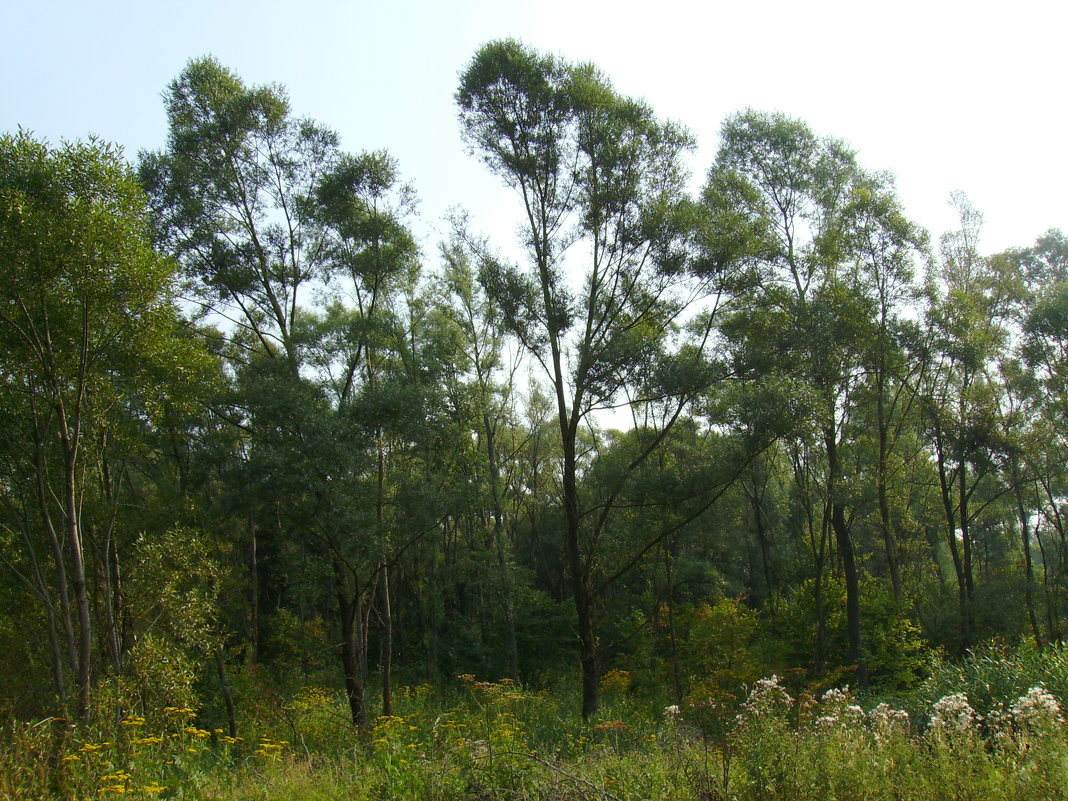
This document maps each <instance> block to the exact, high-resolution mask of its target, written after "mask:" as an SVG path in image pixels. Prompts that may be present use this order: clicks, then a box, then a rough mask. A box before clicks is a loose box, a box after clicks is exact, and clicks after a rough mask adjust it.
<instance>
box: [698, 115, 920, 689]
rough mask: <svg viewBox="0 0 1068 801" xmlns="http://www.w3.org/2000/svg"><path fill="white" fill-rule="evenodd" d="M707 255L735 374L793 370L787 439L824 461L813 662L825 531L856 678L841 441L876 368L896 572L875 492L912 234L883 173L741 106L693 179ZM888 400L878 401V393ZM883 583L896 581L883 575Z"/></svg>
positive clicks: (850, 436) (857, 627) (790, 123)
mask: <svg viewBox="0 0 1068 801" xmlns="http://www.w3.org/2000/svg"><path fill="white" fill-rule="evenodd" d="M704 202H705V205H706V206H707V208H708V209H709V215H710V219H711V221H712V223H711V224H712V227H713V230H714V231H715V232H716V233H717V237H716V238H715V239H714V240H713V241H714V243H715V244H716V245H717V246H718V250H715V251H713V253H712V256H713V257H714V258H716V259H718V260H721V261H723V262H727V263H734V264H736V265H738V270H739V272H740V273H741V274H742V275H744V276H745V281H746V283H745V286H744V292H743V297H744V305H743V306H742V307H741V308H742V311H740V312H737V313H736V314H735V315H734V316H733V318H732V319H731V320H730V321H729V323H728V326H729V329H730V331H731V332H732V333H733V334H734V336H733V339H734V340H735V342H736V346H735V349H736V353H737V357H736V361H737V363H738V364H739V370H740V371H741V372H742V373H743V374H746V375H750V376H754V377H759V376H768V375H773V374H775V373H780V374H782V373H785V374H787V375H791V374H792V375H793V376H795V377H796V378H799V379H801V380H803V381H804V382H805V383H806V384H807V386H808V388H809V390H808V393H807V394H808V403H807V404H806V405H807V406H808V410H807V411H808V414H810V415H811V423H812V425H813V426H814V429H815V432H816V440H815V441H814V442H813V443H807V442H804V441H803V440H802V441H801V442H799V443H798V448H797V449H796V451H795V452H796V453H797V454H798V456H799V457H801V458H798V459H795V460H794V463H795V467H796V470H795V475H796V477H797V478H798V479H799V480H800V479H801V477H802V476H806V475H808V474H809V472H810V470H811V467H812V461H811V458H810V450H811V447H810V446H811V445H812V444H816V445H818V449H817V450H818V456H819V458H821V459H822V461H823V466H822V473H823V478H822V482H821V483H822V487H820V488H819V490H818V494H819V495H822V498H823V511H822V513H817V514H815V515H813V514H812V509H811V504H812V503H813V500H814V497H813V492H812V490H813V489H815V488H814V487H810V488H809V489H808V490H804V489H803V490H802V492H803V494H804V496H805V497H804V504H806V505H807V508H808V512H807V515H806V516H807V518H808V519H809V520H810V521H814V520H817V519H818V520H821V521H822V522H821V523H820V524H819V528H818V530H819V532H820V536H819V538H818V542H817V543H816V544H814V546H813V554H814V559H815V567H816V577H815V593H816V606H817V615H818V618H819V619H818V621H817V652H818V656H817V664H820V663H821V662H822V654H821V653H820V652H821V651H822V642H823V639H822V625H823V613H822V609H821V596H820V591H821V581H822V564H823V556H824V554H825V552H826V551H825V548H824V545H823V542H824V537H825V536H826V534H827V533H828V532H829V533H830V534H832V535H833V538H834V545H835V547H836V548H837V555H838V559H839V560H840V562H841V565H842V572H843V574H844V579H845V588H846V604H847V610H846V611H847V615H846V617H847V629H848V635H849V643H850V656H851V659H852V661H853V662H854V664H855V665H856V668H857V675H858V679H859V681H860V682H861V683H862V684H864V683H866V681H867V672H866V669H865V664H864V652H863V649H862V647H861V623H860V582H859V566H858V565H859V559H858V557H857V554H856V545H855V543H854V537H853V533H852V531H851V522H850V519H851V518H852V515H851V514H849V513H848V509H849V507H850V506H855V505H856V499H855V498H853V497H851V493H850V489H849V484H850V482H849V481H848V478H849V475H848V469H849V468H848V465H847V457H848V449H849V447H850V444H851V443H852V442H853V441H854V440H855V438H856V436H857V433H858V432H857V431H856V430H855V425H856V422H857V417H856V416H855V415H854V411H855V408H856V400H855V398H856V394H857V392H858V391H859V390H860V389H861V387H862V385H863V383H864V381H865V377H866V373H868V372H871V373H872V374H873V375H874V376H875V381H876V383H875V390H876V396H877V399H878V400H879V402H880V403H881V404H882V405H881V406H880V412H879V415H878V416H877V418H878V424H879V427H880V435H879V437H880V439H879V441H880V447H881V456H880V459H879V462H878V464H879V465H880V471H881V472H880V475H881V476H882V478H881V480H880V486H882V490H881V492H882V493H883V501H884V503H883V505H882V519H883V531H884V541H885V542H886V547H887V553H888V556H889V559H890V564H891V571H892V572H891V575H892V576H895V573H894V572H893V571H894V570H895V567H894V566H895V562H896V560H895V558H894V557H893V538H892V536H891V532H890V531H889V522H888V512H887V507H886V504H885V483H884V482H885V473H886V462H887V458H888V449H889V447H890V442H889V439H888V432H889V425H890V414H891V412H892V405H893V404H895V403H896V401H894V400H892V387H891V386H890V383H889V381H890V376H888V375H887V372H888V369H889V364H888V359H889V354H890V346H891V338H892V335H893V333H894V326H895V324H896V321H895V320H894V315H895V310H896V308H897V307H898V306H899V305H900V304H901V303H902V302H903V301H904V300H907V298H908V285H909V281H910V271H911V264H912V261H913V259H914V257H915V254H916V253H917V252H918V251H919V250H920V249H921V248H922V246H923V235H922V234H921V233H920V232H919V231H918V230H917V229H916V228H915V227H914V226H912V225H911V224H910V223H909V222H908V221H907V220H905V218H904V216H903V215H902V213H901V211H900V207H899V204H898V203H897V200H896V198H895V197H894V192H893V185H892V182H891V181H890V179H889V178H888V177H887V176H883V175H873V174H870V173H868V172H866V171H864V170H863V169H862V168H861V167H860V166H859V165H858V164H857V161H856V157H855V155H854V153H853V152H852V151H850V150H849V148H848V147H846V146H845V145H844V144H843V143H842V142H839V141H837V140H834V139H829V138H819V137H817V136H816V135H815V134H814V133H813V132H812V131H811V130H810V129H809V128H808V126H806V125H805V124H804V123H803V122H801V121H800V120H795V119H791V118H789V117H786V116H785V115H782V114H765V113H761V112H757V111H753V110H748V111H743V112H740V113H739V114H736V115H734V116H732V117H730V118H728V119H727V120H726V122H725V123H724V124H723V129H722V134H721V144H720V150H719V153H718V154H717V156H716V162H715V165H714V166H713V168H712V170H711V171H710V173H709V178H708V183H707V185H706V187H705V190H704ZM888 403H890V404H891V408H887V404H888ZM894 584H895V591H897V592H900V588H899V582H898V580H897V579H896V578H894Z"/></svg>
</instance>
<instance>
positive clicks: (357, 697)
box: [333, 559, 367, 729]
mask: <svg viewBox="0 0 1068 801" xmlns="http://www.w3.org/2000/svg"><path fill="white" fill-rule="evenodd" d="M333 566H334V582H335V584H336V586H337V605H338V613H339V614H338V617H339V622H340V624H341V645H340V650H341V668H342V673H343V674H344V680H345V696H346V697H347V698H348V701H349V714H350V715H351V717H352V725H353V727H354V728H356V729H363V728H364V727H365V726H366V725H367V705H366V703H365V700H364V681H363V677H364V675H365V663H363V661H362V660H361V659H360V651H361V643H362V641H361V638H360V631H359V630H358V629H359V628H362V626H361V622H362V621H361V615H360V609H359V588H358V587H357V588H355V589H354V591H353V592H352V593H351V595H350V593H349V590H348V587H347V581H346V579H345V568H344V566H343V565H342V564H341V563H340V562H339V561H338V560H337V559H335V560H334V563H333Z"/></svg>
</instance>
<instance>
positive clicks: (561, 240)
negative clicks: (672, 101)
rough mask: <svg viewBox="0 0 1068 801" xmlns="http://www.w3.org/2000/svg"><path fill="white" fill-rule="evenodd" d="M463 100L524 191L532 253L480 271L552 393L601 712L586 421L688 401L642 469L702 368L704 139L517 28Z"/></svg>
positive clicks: (463, 88) (593, 696) (511, 182)
mask: <svg viewBox="0 0 1068 801" xmlns="http://www.w3.org/2000/svg"><path fill="white" fill-rule="evenodd" d="M456 99H457V103H458V105H459V112H460V124H461V127H462V130H463V135H464V137H465V140H466V142H467V143H468V145H469V146H470V147H471V149H472V151H474V152H475V153H476V154H477V155H479V156H480V157H481V158H482V160H483V161H484V162H485V164H486V165H487V166H488V167H489V169H490V170H491V171H492V172H493V173H494V174H495V175H497V176H498V177H499V178H500V179H501V180H502V181H503V182H504V183H505V184H506V185H507V186H508V187H510V188H512V189H514V190H515V192H516V193H517V194H518V196H519V200H520V204H521V214H522V221H523V222H522V229H523V231H522V239H523V245H524V246H525V250H526V260H525V263H524V264H523V265H511V264H504V263H501V262H500V261H499V260H495V259H488V258H487V259H485V260H484V262H483V265H482V270H481V280H482V282H483V284H484V286H485V287H486V290H487V292H488V293H489V296H490V297H491V299H492V301H493V303H494V304H495V305H496V306H497V308H498V309H499V310H500V313H501V318H502V320H503V322H504V323H505V324H506V325H507V327H508V329H509V331H510V332H511V334H512V335H513V336H514V337H516V339H517V340H518V341H519V342H520V343H521V344H522V347H523V348H524V349H525V350H526V351H527V352H528V353H529V354H530V356H531V357H532V358H533V359H534V360H535V361H536V362H537V363H538V364H540V365H541V367H542V368H543V370H544V374H545V376H546V378H547V380H548V382H549V384H550V386H551V394H552V397H553V399H554V400H555V419H556V425H557V427H558V429H559V435H560V442H561V446H562V466H561V483H560V489H559V494H560V504H561V507H562V509H563V518H564V520H563V523H564V525H563V541H564V550H565V555H566V564H567V570H568V575H569V581H570V588H571V593H572V595H573V597H574V602H575V610H576V613H577V618H578V637H579V644H580V650H581V665H582V688H583V692H582V695H583V700H582V712H583V716H584V717H586V718H589V717H590V716H591V715H593V714H595V713H596V711H597V708H598V669H597V640H596V634H595V608H594V605H595V598H594V587H595V583H594V580H593V577H594V574H595V571H596V569H597V549H596V540H597V538H598V536H599V535H600V533H601V532H600V531H599V530H598V521H600V523H601V524H602V525H603V522H604V521H605V519H606V509H607V508H610V506H611V503H609V504H608V506H607V507H606V506H604V505H602V506H601V507H600V508H599V509H593V508H590V503H589V502H588V501H586V500H585V499H584V497H583V495H582V493H581V491H580V480H579V479H580V472H581V470H580V458H581V457H580V453H579V448H578V443H579V436H580V430H581V429H582V428H583V427H584V426H586V425H591V424H592V423H593V421H594V418H595V415H596V413H597V412H598V411H599V410H603V409H607V408H613V407H616V406H619V405H622V404H624V403H633V404H637V405H643V404H644V405H648V404H650V403H651V402H652V401H654V400H656V401H665V399H667V400H669V401H670V400H678V401H679V403H675V404H671V403H668V406H669V407H670V410H669V411H667V412H666V413H665V414H664V415H663V417H662V423H663V425H662V426H661V433H660V435H656V434H654V435H653V436H651V438H650V440H649V441H648V442H647V444H646V446H645V448H644V450H643V451H642V452H641V453H639V454H638V455H637V456H636V457H635V459H634V460H633V462H632V463H631V465H630V469H631V470H633V469H636V468H637V466H638V465H639V464H640V463H641V462H642V461H644V460H645V459H646V458H648V456H649V455H650V453H652V452H654V451H655V449H656V447H657V446H658V445H659V443H660V442H661V441H662V439H663V430H664V429H666V428H669V427H670V425H671V424H672V423H673V422H674V421H675V420H677V419H678V417H679V415H680V413H681V411H682V408H683V402H684V401H683V399H684V398H686V397H688V396H689V395H691V394H692V393H693V392H695V391H696V389H697V388H698V387H699V386H700V385H701V384H702V381H704V379H705V373H704V372H702V370H701V368H700V366H699V362H700V361H701V359H700V356H699V351H700V342H702V341H703V342H707V336H706V337H705V339H703V340H701V334H702V333H703V334H705V335H707V333H708V328H707V326H706V327H705V328H703V329H702V330H701V331H699V332H698V338H699V345H698V346H697V347H696V348H694V349H690V350H685V351H684V353H685V356H679V354H680V351H679V350H677V349H676V348H675V340H674V339H673V334H675V333H676V325H677V323H678V320H679V317H680V315H681V314H683V313H684V312H685V311H686V310H687V309H688V308H690V306H691V304H692V303H693V302H694V301H695V300H696V299H697V298H699V297H701V296H702V293H703V285H702V282H701V281H700V280H699V279H693V278H691V275H690V274H689V273H688V272H687V270H686V266H687V254H688V248H687V244H688V241H687V237H688V235H689V231H690V228H689V225H690V223H691V222H692V215H691V213H690V212H691V211H692V208H691V206H690V205H689V204H688V203H687V202H686V198H685V195H684V181H685V178H686V175H685V171H684V169H683V167H682V163H681V159H682V156H683V155H684V154H685V153H686V152H687V151H688V150H689V149H690V148H691V146H692V140H691V138H690V135H689V134H688V133H687V132H686V131H685V130H683V129H682V128H680V127H679V126H677V125H675V124H672V123H669V122H662V121H660V120H659V119H657V117H656V116H655V115H654V113H653V111H652V109H651V108H650V107H649V106H648V105H647V104H646V103H644V102H642V101H639V100H634V99H631V98H627V97H624V96H622V95H621V94H619V93H618V92H617V91H616V90H615V89H614V88H613V87H612V85H611V84H610V82H609V81H608V80H607V78H606V77H605V76H604V75H603V74H601V73H600V72H599V71H598V70H597V69H596V68H595V67H593V66H591V65H588V64H572V63H568V62H566V61H564V60H562V59H559V58H556V57H553V56H548V55H543V54H540V53H537V52H535V51H534V50H532V49H530V48H527V47H526V46H524V45H523V44H521V43H519V42H516V41H512V40H508V41H496V42H491V43H489V44H487V45H485V46H483V47H482V48H481V49H480V50H479V51H478V52H477V53H476V54H475V57H474V58H473V59H472V61H471V63H470V64H469V65H468V67H467V69H466V70H465V71H464V73H463V75H462V76H461V81H460V88H459V90H458V92H457V95H456ZM696 327H697V328H698V329H701V325H700V324H698V325H697V326H696ZM675 357H678V358H675ZM664 365H672V366H675V367H678V368H679V369H674V370H673V369H662V368H663V366H664ZM680 365H682V366H680ZM658 367H659V368H661V369H657V368H658ZM651 377H655V378H651Z"/></svg>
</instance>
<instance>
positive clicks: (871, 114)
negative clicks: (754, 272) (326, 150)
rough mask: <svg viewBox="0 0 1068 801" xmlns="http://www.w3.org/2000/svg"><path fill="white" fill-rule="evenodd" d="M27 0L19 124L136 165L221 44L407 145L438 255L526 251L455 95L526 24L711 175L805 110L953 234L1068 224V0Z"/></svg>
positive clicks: (160, 141)
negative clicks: (455, 225) (470, 231)
mask: <svg viewBox="0 0 1068 801" xmlns="http://www.w3.org/2000/svg"><path fill="white" fill-rule="evenodd" d="M450 5H451V4H447V3H443V2H431V0H392V2H391V1H390V0H378V2H375V3H370V2H361V1H358V0H352V1H350V2H329V1H328V0H305V1H304V2H303V3H299V4H298V3H294V2H291V1H287V2H278V1H277V0H260V1H259V2H247V1H246V0H242V1H241V2H225V0H215V1H214V2H209V0H184V2H180V3H151V2H145V0H139V2H115V1H110V2H109V0H98V2H96V3H89V2H87V0H78V1H76V0H67V2H60V1H59V0H31V1H30V2H18V3H16V2H10V3H8V4H7V8H6V9H5V10H4V13H3V15H2V24H0V70H2V74H3V75H4V79H3V81H2V83H0V131H13V130H15V129H16V128H17V127H18V126H20V125H21V126H22V127H24V128H27V129H30V130H32V131H34V132H35V133H36V134H38V135H40V136H45V137H48V138H49V139H52V140H54V141H56V140H59V139H61V138H69V139H77V138H82V137H84V136H86V135H87V134H89V133H96V134H98V135H100V136H101V137H103V138H105V139H108V140H112V141H115V142H118V143H119V144H121V145H123V146H124V147H125V148H126V152H127V155H128V156H129V157H130V158H133V157H134V156H135V155H136V152H137V151H138V150H139V149H143V148H147V149H159V148H161V147H162V146H163V145H164V141H165V136H166V126H165V119H164V112H163V104H162V101H161V99H160V94H161V92H162V91H163V89H164V87H165V86H166V85H167V83H168V82H169V81H171V80H172V79H173V78H174V77H175V76H176V75H177V74H178V73H179V72H180V71H181V69H182V68H183V66H184V65H185V63H186V62H187V61H188V60H189V59H190V58H193V57H196V56H200V55H204V54H208V53H210V54H213V55H215V56H216V57H217V58H219V60H220V61H221V62H222V63H223V64H225V65H226V66H228V67H230V68H231V69H233V70H234V71H235V72H236V73H237V74H239V75H240V76H241V77H242V78H243V79H244V80H245V81H246V82H247V83H250V84H261V83H271V82H277V83H281V84H284V85H285V86H287V87H288V89H289V93H290V98H291V101H292V105H293V108H294V110H295V111H296V112H297V113H298V114H300V115H305V116H310V117H313V118H315V119H316V120H318V121H320V122H322V123H324V124H326V125H328V126H330V127H331V128H333V129H335V130H337V131H338V132H339V133H340V134H341V137H342V144H343V146H344V147H345V148H346V149H347V150H351V151H359V150H370V149H379V148H386V149H388V150H389V151H390V152H391V153H392V154H393V155H394V156H395V157H396V158H397V159H398V161H399V165H400V169H401V172H402V174H403V176H404V177H405V179H406V180H410V181H412V182H413V183H414V185H415V188H416V191H417V192H418V194H419V196H420V198H421V206H420V209H421V214H422V224H421V225H420V226H419V230H420V231H422V237H423V241H424V247H425V249H426V251H427V253H428V256H429V258H430V261H432V262H433V261H434V260H435V257H434V253H435V250H436V242H437V239H438V238H439V237H440V233H438V232H440V231H442V230H444V226H443V225H442V224H441V223H440V220H441V218H442V217H443V215H444V214H445V212H446V210H447V209H449V208H450V207H451V206H454V205H462V206H464V207H466V208H468V209H469V210H470V211H471V212H472V215H473V222H474V226H475V228H476V229H477V230H481V231H483V232H485V233H488V234H490V235H491V236H492V237H493V238H494V240H495V241H498V242H500V244H501V245H502V247H506V248H507V246H508V245H510V244H511V242H510V240H511V239H512V234H513V233H514V227H515V223H514V220H517V219H518V217H517V215H516V212H517V211H518V208H517V207H516V206H515V205H514V204H515V201H514V199H513V198H512V197H511V195H510V193H509V192H508V191H507V190H504V189H502V188H500V187H499V186H498V184H497V182H496V179H494V178H493V177H492V176H490V175H489V174H488V173H487V172H486V170H485V169H484V168H483V167H482V166H481V165H480V164H479V163H478V161H477V160H476V159H475V158H473V157H471V156H469V155H468V154H466V153H465V152H464V148H463V145H462V144H461V141H460V137H459V132H458V126H457V122H456V112H455V106H454V104H453V99H452V98H453V93H454V92H455V89H456V85H457V76H458V74H459V72H460V71H461V70H462V69H463V67H464V66H465V64H466V63H467V62H468V61H469V60H470V58H471V57H472V55H473V54H474V51H475V49H476V48H477V47H478V46H479V45H480V44H482V43H484V42H485V41H487V40H490V39H494V38H500V37H505V36H515V37H518V38H521V39H523V40H524V41H526V42H527V43H528V44H530V45H531V46H533V47H535V48H537V49H539V50H543V51H551V52H556V53H560V54H562V55H564V56H566V57H567V58H569V59H572V60H575V61H592V62H593V63H595V64H597V65H598V66H599V67H600V68H601V69H602V70H603V71H604V72H605V73H606V74H607V75H608V76H609V77H610V78H611V79H612V80H613V81H614V82H615V84H616V86H617V88H618V89H619V90H620V91H622V92H624V93H626V94H631V95H636V96H641V97H644V98H645V99H647V100H648V101H649V102H650V103H651V104H652V106H653V108H654V109H655V110H656V111H657V113H659V114H660V115H661V116H663V117H670V118H673V119H676V120H678V121H680V122H682V123H684V124H685V125H686V126H688V127H689V128H690V129H691V130H692V131H693V133H694V134H695V135H696V137H697V139H698V143H699V150H698V152H697V154H696V156H695V158H694V161H693V169H694V172H695V187H696V186H697V185H699V183H700V181H701V179H702V178H703V175H704V173H705V172H706V170H707V169H708V167H709V165H710V164H711V162H712V159H713V157H714V155H715V151H716V147H717V136H718V131H719V126H720V123H721V122H722V120H723V118H724V117H725V116H726V115H727V114H729V113H731V112H733V111H736V110H738V109H741V108H744V107H746V106H752V107H754V108H757V109H762V110H779V111H784V112H786V113H788V114H791V115H793V116H797V117H800V118H801V119H803V120H805V121H806V122H807V123H808V124H809V125H810V126H811V127H812V128H813V129H814V130H815V131H816V133H818V134H830V135H833V136H836V137H839V138H841V139H844V140H846V141H847V142H849V143H850V144H851V145H852V146H853V147H854V148H856V149H857V150H858V151H859V153H860V161H861V163H862V164H863V165H864V166H865V167H867V168H869V169H880V170H890V171H891V172H893V173H895V174H896V175H897V178H898V188H899V192H900V195H901V198H902V200H903V202H904V205H905V208H906V210H907V212H908V213H909V214H910V215H911V216H912V218H913V219H915V220H917V221H918V222H920V223H921V224H923V225H924V226H926V227H927V228H928V229H929V230H930V231H931V232H932V234H933V235H934V236H937V235H938V234H940V233H941V232H943V231H945V230H947V229H949V228H952V227H953V224H954V219H953V214H952V211H951V210H950V208H949V206H948V204H947V201H948V197H949V193H950V192H951V191H953V190H955V189H961V190H963V191H964V192H965V193H966V194H967V195H968V196H969V197H970V199H971V201H972V203H973V205H974V206H975V207H976V208H978V209H979V210H980V211H982V212H983V214H984V215H985V217H986V227H985V229H984V239H983V247H984V250H986V251H987V252H994V251H997V250H1001V249H1004V248H1006V247H1010V246H1014V245H1021V246H1022V245H1028V244H1031V243H1032V242H1033V241H1034V240H1035V238H1036V237H1037V236H1039V235H1040V234H1041V233H1043V232H1044V231H1046V230H1047V229H1049V228H1052V227H1059V228H1062V229H1064V228H1068V158H1066V157H1065V153H1064V143H1065V141H1066V132H1068V106H1066V102H1065V101H1066V99H1068V96H1066V91H1065V89H1066V80H1065V79H1066V78H1068V68H1066V67H1068V56H1066V50H1068V48H1066V46H1065V35H1066V31H1068V4H1065V3H1063V2H1054V1H1053V0H1046V2H1035V1H1034V0H1023V2H1019V1H1017V2H1013V3H1011V4H1009V3H1005V4H1002V3H999V4H997V5H993V4H982V3H977V2H969V3H963V2H940V0H929V1H928V2H919V1H918V0H896V1H895V2H880V3H870V2H869V3H864V2H857V0H854V1H853V2H839V1H838V0H812V1H811V2H808V3H799V2H781V1H780V0H754V1H751V2H748V3H745V2H731V3H724V4H718V5H717V4H713V3H708V4H698V3H684V2H678V1H677V0H659V1H658V2H649V3H640V4H639V3H634V2H629V0H617V2H594V1H593V0H542V1H541V2H536V3H535V2H530V1H528V2H524V3H522V4H519V3H509V2H507V1H506V0H497V1H496V2H493V0H473V1H472V2H463V0H460V1H459V3H458V4H457V5H455V6H454V7H450Z"/></svg>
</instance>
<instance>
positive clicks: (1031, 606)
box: [1012, 459, 1045, 652]
mask: <svg viewBox="0 0 1068 801" xmlns="http://www.w3.org/2000/svg"><path fill="white" fill-rule="evenodd" d="M1012 484H1013V491H1014V494H1015V495H1016V512H1017V514H1018V515H1019V521H1020V545H1021V547H1022V548H1023V557H1024V605H1025V606H1026V607H1027V620H1028V622H1030V624H1031V634H1032V635H1033V636H1034V638H1035V647H1036V648H1038V650H1039V652H1041V651H1042V648H1043V646H1044V645H1045V643H1044V642H1043V641H1042V631H1041V629H1040V628H1039V626H1038V616H1037V615H1036V614H1035V599H1034V586H1035V571H1034V567H1033V566H1032V565H1031V537H1030V532H1031V527H1030V526H1029V525H1028V522H1027V509H1026V507H1025V506H1024V497H1023V487H1022V486H1021V481H1020V466H1019V465H1018V464H1017V463H1016V460H1015V459H1013V461H1012Z"/></svg>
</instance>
